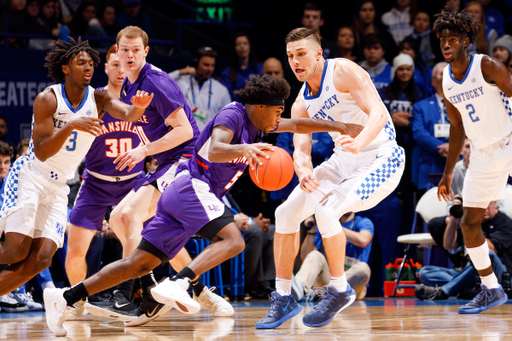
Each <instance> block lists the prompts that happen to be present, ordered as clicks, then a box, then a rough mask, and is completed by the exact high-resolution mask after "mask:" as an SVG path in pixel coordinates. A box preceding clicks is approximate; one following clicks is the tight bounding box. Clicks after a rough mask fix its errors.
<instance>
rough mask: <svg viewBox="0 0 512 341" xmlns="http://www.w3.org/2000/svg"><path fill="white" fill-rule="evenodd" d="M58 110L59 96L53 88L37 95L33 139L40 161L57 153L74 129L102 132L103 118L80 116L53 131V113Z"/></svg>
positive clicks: (93, 133)
mask: <svg viewBox="0 0 512 341" xmlns="http://www.w3.org/2000/svg"><path fill="white" fill-rule="evenodd" d="M55 110H57V98H56V97H55V93H54V92H53V90H51V89H48V90H45V91H43V92H41V93H40V94H39V95H37V97H36V99H35V101H34V128H33V131H32V139H33V141H34V153H35V155H36V157H37V158H38V159H39V160H40V161H43V162H44V161H46V160H47V159H49V158H50V157H52V156H54V155H55V154H57V152H58V151H59V150H60V149H61V148H62V146H63V145H64V143H66V141H67V140H68V138H69V134H71V132H72V131H73V130H80V131H85V132H87V133H89V134H92V135H94V136H98V135H99V133H100V123H102V121H101V120H99V119H97V118H92V117H78V118H76V119H73V120H71V121H69V122H68V123H67V124H65V125H64V126H63V127H62V128H61V129H59V130H57V131H56V132H55V133H53V128H54V126H53V125H54V122H53V114H54V113H55Z"/></svg>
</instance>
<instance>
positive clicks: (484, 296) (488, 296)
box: [466, 290, 492, 307]
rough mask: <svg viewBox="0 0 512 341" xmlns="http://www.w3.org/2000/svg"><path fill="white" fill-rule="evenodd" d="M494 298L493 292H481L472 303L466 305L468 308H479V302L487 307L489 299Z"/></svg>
mask: <svg viewBox="0 0 512 341" xmlns="http://www.w3.org/2000/svg"><path fill="white" fill-rule="evenodd" d="M491 298H492V293H491V290H482V291H480V292H479V293H478V294H477V295H476V296H475V298H473V299H472V300H471V301H469V302H468V304H466V306H467V307H477V306H478V305H477V302H480V301H482V300H483V301H484V306H485V307H486V306H487V302H488V300H489V299H491Z"/></svg>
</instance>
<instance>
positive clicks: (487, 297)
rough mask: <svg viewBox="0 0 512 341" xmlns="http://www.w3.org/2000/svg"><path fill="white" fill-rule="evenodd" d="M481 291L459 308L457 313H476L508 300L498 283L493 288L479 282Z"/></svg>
mask: <svg viewBox="0 0 512 341" xmlns="http://www.w3.org/2000/svg"><path fill="white" fill-rule="evenodd" d="M480 287H481V288H482V291H480V292H479V293H478V295H476V296H475V297H474V298H473V299H472V300H471V301H469V302H468V303H466V304H465V305H463V306H462V307H460V308H459V310H458V312H459V314H478V313H481V312H482V311H486V310H487V309H490V308H494V307H497V306H499V305H502V304H504V303H505V302H507V300H508V296H507V294H505V291H503V288H502V286H501V285H500V286H499V287H498V288H495V289H487V287H486V286H485V285H483V284H480Z"/></svg>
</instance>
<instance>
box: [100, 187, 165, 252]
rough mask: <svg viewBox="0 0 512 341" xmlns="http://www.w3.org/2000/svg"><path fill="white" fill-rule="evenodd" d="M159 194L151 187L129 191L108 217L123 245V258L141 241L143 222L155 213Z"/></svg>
mask: <svg viewBox="0 0 512 341" xmlns="http://www.w3.org/2000/svg"><path fill="white" fill-rule="evenodd" d="M160 196H161V193H160V192H159V191H158V190H157V189H156V188H155V187H153V186H152V185H146V186H142V187H141V188H139V190H138V191H137V192H134V191H131V192H130V193H128V195H127V196H126V197H125V198H124V199H123V200H121V202H120V203H119V205H117V206H116V208H115V209H114V211H112V214H111V215H110V221H109V223H110V227H112V230H113V231H114V232H115V234H116V236H117V238H118V239H119V241H120V242H121V244H122V245H123V257H128V256H129V255H130V254H132V252H133V251H134V250H135V249H136V248H137V246H138V245H139V243H140V241H141V235H140V233H141V231H142V227H143V223H144V221H146V220H147V219H149V218H151V217H153V216H154V215H155V213H156V207H157V203H158V199H160Z"/></svg>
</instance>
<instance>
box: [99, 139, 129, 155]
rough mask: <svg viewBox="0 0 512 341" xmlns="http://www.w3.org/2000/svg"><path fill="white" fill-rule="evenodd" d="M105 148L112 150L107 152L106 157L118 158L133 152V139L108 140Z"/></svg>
mask: <svg viewBox="0 0 512 341" xmlns="http://www.w3.org/2000/svg"><path fill="white" fill-rule="evenodd" d="M105 146H109V147H110V150H107V151H105V156H106V157H110V158H116V157H118V156H119V155H121V154H123V153H125V152H127V151H129V150H132V138H131V137H124V138H122V139H106V140H105Z"/></svg>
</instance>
